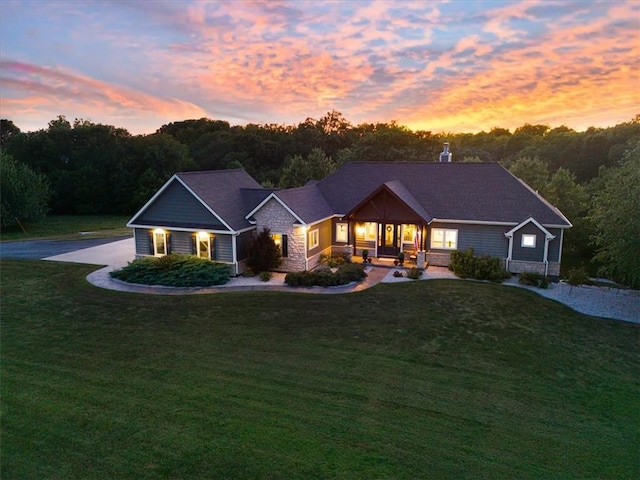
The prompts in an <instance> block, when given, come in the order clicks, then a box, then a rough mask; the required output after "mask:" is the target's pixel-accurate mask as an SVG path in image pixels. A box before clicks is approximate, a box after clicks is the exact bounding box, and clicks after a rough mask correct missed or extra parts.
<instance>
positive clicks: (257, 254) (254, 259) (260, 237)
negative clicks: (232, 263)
mask: <svg viewBox="0 0 640 480" xmlns="http://www.w3.org/2000/svg"><path fill="white" fill-rule="evenodd" d="M281 263H282V256H281V252H280V248H278V246H277V245H276V243H275V242H274V241H273V238H271V231H270V230H269V229H268V228H264V229H263V230H262V231H261V232H259V233H257V234H256V233H254V234H253V235H252V236H251V239H250V240H249V245H248V246H247V267H249V268H250V269H251V270H252V271H253V272H255V273H260V272H266V271H269V270H275V269H277V268H278V267H279V266H280V264H281Z"/></svg>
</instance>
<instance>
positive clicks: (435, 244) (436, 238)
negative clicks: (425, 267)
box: [431, 228, 458, 250]
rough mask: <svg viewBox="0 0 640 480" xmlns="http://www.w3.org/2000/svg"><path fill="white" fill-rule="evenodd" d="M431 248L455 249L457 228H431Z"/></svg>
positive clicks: (456, 246)
mask: <svg viewBox="0 0 640 480" xmlns="http://www.w3.org/2000/svg"><path fill="white" fill-rule="evenodd" d="M431 248H435V249H443V250H455V249H456V248H458V230H447V229H444V228H434V229H433V230H431Z"/></svg>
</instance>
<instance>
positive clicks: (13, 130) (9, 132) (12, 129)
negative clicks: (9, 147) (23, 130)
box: [0, 118, 20, 145]
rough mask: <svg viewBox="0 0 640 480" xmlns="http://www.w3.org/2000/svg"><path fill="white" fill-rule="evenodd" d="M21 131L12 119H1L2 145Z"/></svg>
mask: <svg viewBox="0 0 640 480" xmlns="http://www.w3.org/2000/svg"><path fill="white" fill-rule="evenodd" d="M18 133H20V129H19V128H18V127H16V126H15V124H14V123H13V122H12V121H11V120H7V119H6V118H3V119H1V120H0V145H4V144H5V143H7V141H8V140H9V139H10V138H11V137H12V136H13V135H17V134H18Z"/></svg>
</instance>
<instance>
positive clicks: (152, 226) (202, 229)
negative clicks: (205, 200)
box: [127, 223, 254, 235]
mask: <svg viewBox="0 0 640 480" xmlns="http://www.w3.org/2000/svg"><path fill="white" fill-rule="evenodd" d="M127 227H130V228H144V229H147V230H148V229H156V228H158V229H162V230H170V231H174V232H208V233H215V234H218V235H233V234H235V233H238V232H234V231H231V232H230V231H229V230H209V229H207V228H184V227H167V226H166V225H161V226H158V225H143V224H137V223H136V224H131V225H128V224H127ZM253 228H254V227H251V228H248V229H246V230H251V229H253ZM246 230H240V231H241V232H242V231H246Z"/></svg>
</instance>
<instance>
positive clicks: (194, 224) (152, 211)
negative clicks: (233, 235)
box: [135, 180, 227, 230]
mask: <svg viewBox="0 0 640 480" xmlns="http://www.w3.org/2000/svg"><path fill="white" fill-rule="evenodd" d="M135 223H137V224H142V225H154V226H158V227H177V226H180V227H185V228H202V229H206V230H227V228H226V227H225V226H223V225H222V224H221V223H220V221H219V220H218V219H217V218H216V217H215V216H214V215H212V214H211V212H209V211H208V210H207V209H206V208H205V207H204V205H202V204H201V203H200V202H199V201H198V200H197V199H196V198H195V197H194V196H193V195H192V194H191V193H190V192H189V191H187V189H186V188H185V187H184V186H182V185H181V184H180V182H178V181H177V180H174V181H173V182H172V183H171V184H170V185H169V186H168V187H167V188H166V189H165V191H164V192H163V193H162V194H161V195H160V196H158V198H156V199H155V200H154V201H153V203H151V204H150V205H149V206H148V207H147V209H146V210H145V211H144V212H143V213H142V215H141V216H140V217H138V218H137V219H136V222H135Z"/></svg>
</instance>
